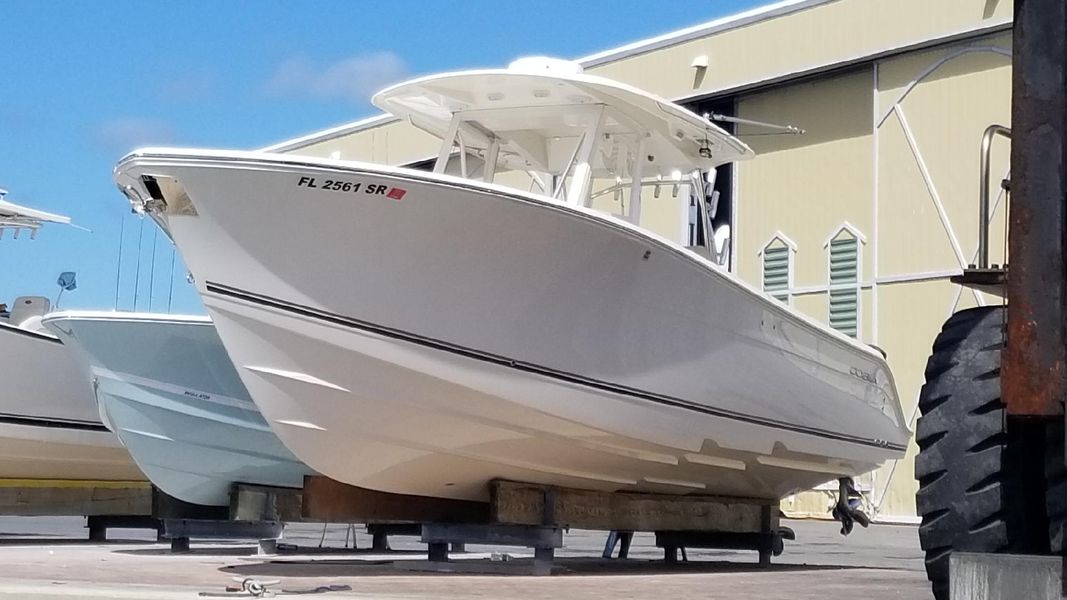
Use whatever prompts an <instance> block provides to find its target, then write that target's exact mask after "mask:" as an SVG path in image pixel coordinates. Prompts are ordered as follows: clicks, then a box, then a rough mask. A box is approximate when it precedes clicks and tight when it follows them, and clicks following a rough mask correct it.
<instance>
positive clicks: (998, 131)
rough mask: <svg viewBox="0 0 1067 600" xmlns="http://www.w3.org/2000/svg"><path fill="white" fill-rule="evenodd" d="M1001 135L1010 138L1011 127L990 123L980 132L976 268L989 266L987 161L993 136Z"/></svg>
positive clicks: (991, 147) (991, 149)
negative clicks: (980, 151)
mask: <svg viewBox="0 0 1067 600" xmlns="http://www.w3.org/2000/svg"><path fill="white" fill-rule="evenodd" d="M998 135H999V136H1003V137H1005V138H1007V139H1009V140H1010V139H1011V129H1008V128H1007V127H1005V126H1003V125H990V126H989V127H986V130H985V133H984V134H982V163H981V167H980V171H981V172H980V175H979V176H980V177H981V178H982V181H981V183H980V184H979V186H978V204H979V209H978V210H979V214H978V268H979V269H988V268H989V161H990V154H991V153H992V151H993V138H995V137H996V136H998Z"/></svg>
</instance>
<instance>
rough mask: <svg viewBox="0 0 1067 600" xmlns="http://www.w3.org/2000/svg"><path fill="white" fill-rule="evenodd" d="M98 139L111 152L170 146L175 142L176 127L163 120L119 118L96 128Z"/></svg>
mask: <svg viewBox="0 0 1067 600" xmlns="http://www.w3.org/2000/svg"><path fill="white" fill-rule="evenodd" d="M95 133H96V139H97V141H98V142H100V143H101V144H103V145H104V146H105V147H107V148H108V149H109V150H112V151H116V152H129V151H130V150H133V149H134V148H136V147H138V146H148V145H161V144H169V143H171V142H173V141H174V139H175V137H176V134H175V131H174V127H172V126H171V125H170V123H167V122H166V121H163V120H161V119H153V118H148V117H118V118H115V119H110V120H108V121H104V122H103V123H101V124H100V125H99V126H97V128H96V132H95Z"/></svg>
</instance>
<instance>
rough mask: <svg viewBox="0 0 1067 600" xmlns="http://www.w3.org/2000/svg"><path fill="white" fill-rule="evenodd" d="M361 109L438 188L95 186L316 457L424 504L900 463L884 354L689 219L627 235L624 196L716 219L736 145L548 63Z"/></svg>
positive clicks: (291, 167)
mask: <svg viewBox="0 0 1067 600" xmlns="http://www.w3.org/2000/svg"><path fill="white" fill-rule="evenodd" d="M374 102H375V104H376V105H378V106H379V107H381V108H383V109H385V110H387V111H389V112H391V113H393V114H395V115H397V116H399V117H401V118H403V119H405V120H407V121H409V122H410V123H412V124H414V125H416V126H418V127H421V128H423V129H425V130H426V131H428V132H431V133H433V134H436V135H438V136H440V137H441V139H442V140H443V142H442V146H441V151H440V154H439V156H438V159H437V162H436V164H435V167H434V172H432V173H428V172H422V171H416V170H411V169H404V168H394V167H389V166H383V165H377V164H365V163H356V162H347V161H340V160H328V159H316V158H309V157H301V156H292V155H276V154H269V153H263V152H232V151H215V150H176V149H143V150H139V151H136V152H134V153H132V154H130V155H128V156H127V157H125V158H123V159H122V160H121V161H120V162H119V164H118V165H117V166H116V170H115V181H116V182H117V184H118V186H119V188H120V189H121V190H122V191H123V192H124V193H125V194H126V195H127V197H128V198H129V199H130V200H131V202H133V205H134V207H135V209H137V210H142V211H145V212H147V213H148V214H150V215H151V216H152V217H153V218H155V219H156V220H157V221H158V222H159V223H160V224H161V226H163V227H164V228H165V229H166V230H167V231H168V232H169V233H170V235H171V236H172V238H173V239H174V240H175V242H176V243H177V245H178V247H179V249H180V250H181V252H182V254H183V256H184V258H185V261H186V264H187V265H188V266H189V267H190V268H191V271H192V273H193V274H194V275H195V277H196V281H197V283H196V284H197V287H198V290H199V291H200V293H201V295H202V297H203V300H204V303H205V305H206V307H207V309H208V311H209V313H210V314H211V315H212V317H213V320H214V322H215V324H216V326H217V327H218V331H219V334H220V336H221V338H222V340H223V343H224V344H225V345H226V348H227V350H228V352H229V354H230V356H231V358H233V360H234V362H235V363H236V364H237V365H238V370H239V372H240V374H241V378H242V379H243V380H244V382H245V384H246V386H247V387H248V389H249V391H250V392H251V394H252V398H253V399H254V400H255V402H256V403H257V404H258V405H259V407H260V409H261V410H262V412H263V414H264V416H265V417H266V418H267V420H268V422H269V423H270V424H271V426H272V427H274V429H275V431H276V432H277V433H278V436H279V437H280V438H281V439H282V441H283V442H284V443H285V444H286V445H287V446H288V447H289V448H290V449H291V450H292V451H293V452H294V454H296V455H297V456H298V457H300V458H301V459H302V460H304V461H305V462H306V463H307V464H308V465H310V466H311V467H313V468H314V469H316V470H317V471H319V472H321V473H323V474H325V475H327V476H329V477H332V478H334V479H338V480H341V481H344V482H347V483H350V484H354V485H359V486H364V487H368V488H373V489H379V490H384V491H389V492H400V493H407V494H419V495H426V496H437V497H452V498H467V499H484V498H486V497H487V493H488V492H487V485H486V484H487V482H488V481H489V480H491V479H493V478H507V479H513V480H518V481H526V482H537V483H545V484H558V485H563V486H569V487H576V488H586V489H598V490H609V491H614V490H628V491H649V492H666V493H678V494H685V493H703V494H706V493H714V494H727V495H736V496H748V497H760V498H778V497H782V496H784V495H787V494H789V493H791V492H793V491H796V490H799V489H804V488H809V487H812V486H815V485H817V484H819V483H821V482H823V481H826V480H828V479H832V478H835V477H841V476H852V475H856V474H860V473H863V472H866V471H869V470H871V469H874V468H876V467H877V466H878V465H880V464H882V463H883V462H884V461H886V460H889V459H894V458H900V457H901V456H902V455H903V453H904V447H905V444H906V442H907V440H908V437H909V432H908V430H907V428H906V425H905V420H904V418H903V417H902V415H901V411H900V406H899V402H898V398H897V392H896V387H895V384H894V382H893V377H892V374H891V373H890V371H889V368H888V366H887V365H886V362H885V360H884V359H883V357H882V356H881V355H880V354H879V353H878V352H876V351H874V350H872V349H871V348H869V347H867V346H865V345H863V344H860V343H858V342H856V341H855V340H853V339H851V338H848V337H847V336H844V335H841V334H840V333H838V332H835V331H833V330H831V329H829V328H827V327H826V326H824V325H822V324H820V323H817V322H815V321H814V320H812V319H810V318H807V317H805V316H803V315H801V314H800V313H798V312H796V311H795V310H792V309H791V308H789V307H788V306H785V305H783V304H781V303H779V302H777V301H775V300H773V299H772V298H770V297H768V296H766V295H764V294H763V293H762V292H760V291H758V290H756V289H754V288H752V287H751V286H749V285H747V284H745V283H744V282H742V281H740V280H739V279H738V278H737V277H736V276H734V275H732V274H730V273H729V272H727V271H726V270H724V269H723V268H721V267H719V266H718V265H717V264H715V262H714V261H712V260H710V259H709V258H708V256H710V255H712V254H713V253H712V252H709V251H708V250H706V249H705V248H699V247H698V248H689V247H687V240H685V239H684V238H683V236H682V235H681V233H680V232H681V230H682V229H683V226H682V225H680V226H679V227H678V229H679V235H678V236H676V237H677V238H678V239H668V237H664V236H660V235H657V234H654V233H652V232H651V231H650V230H648V229H646V228H644V227H642V223H643V221H642V219H641V216H640V215H641V204H642V203H644V204H646V205H648V204H649V203H652V202H660V203H666V204H664V208H669V207H672V206H676V207H677V211H676V212H677V214H679V215H682V216H681V217H680V218H682V219H684V218H685V217H684V215H686V214H687V213H688V210H687V208H688V205H689V204H690V199H689V197H690V195H691V194H692V196H693V202H695V204H696V205H697V207H698V208H699V209H700V211H702V216H701V217H700V219H701V221H702V222H703V224H704V227H703V228H704V230H708V227H707V222H708V219H707V218H706V217H707V216H708V214H709V213H710V209H709V208H708V206H707V205H706V203H705V200H706V198H705V196H704V193H703V190H704V189H705V186H706V180H707V179H709V178H710V177H712V176H713V175H712V174H713V173H714V168H715V167H716V166H718V165H720V164H724V163H727V162H731V161H735V160H739V159H744V158H746V157H748V156H749V155H750V154H751V151H750V150H749V149H748V147H747V146H745V145H744V144H743V143H742V142H741V141H739V140H737V139H736V138H734V137H731V136H730V135H728V134H727V133H725V132H724V131H723V130H722V129H720V128H718V127H716V126H715V125H713V124H712V123H710V122H709V121H707V120H706V119H705V118H702V117H700V116H698V115H696V114H694V113H692V112H690V111H688V110H686V109H683V108H681V107H679V106H677V105H675V104H673V103H671V102H669V101H667V100H664V99H662V98H658V97H656V96H653V95H651V94H648V93H646V92H643V91H641V90H638V89H635V88H632V87H629V86H626V85H623V84H619V83H616V82H614V81H611V80H607V79H604V78H600V77H594V76H590V75H586V74H583V73H581V72H580V69H578V68H574V67H571V66H570V65H569V64H560V63H559V62H558V61H550V60H529V59H527V60H523V61H518V62H517V63H515V64H513V65H512V67H510V68H509V69H506V70H504V69H500V70H482V71H469V72H460V73H450V74H445V75H438V76H432V77H426V78H422V79H417V80H414V81H412V82H409V83H405V84H401V85H398V86H395V87H391V88H388V89H386V90H385V91H383V92H381V93H379V94H378V95H376V96H375V98H374ZM453 171H458V173H459V175H458V176H451V175H448V174H447V173H448V172H453ZM498 174H499V177H498ZM526 174H528V175H526ZM519 175H522V176H521V177H519ZM505 178H506V179H507V180H508V181H509V182H512V185H503V184H502V183H494V180H497V179H499V180H503V179H505ZM520 180H521V181H522V182H523V183H522V185H523V186H524V187H523V189H519V188H518V187H516V184H514V182H515V181H520ZM531 181H532V182H533V184H532V185H531V184H530V182H531ZM690 181H691V182H692V184H693V185H692V186H689V185H687V184H688V183H689V182H690ZM527 186H529V189H534V190H535V191H525V189H527ZM676 186H677V187H676ZM538 188H539V189H538ZM661 192H662V193H661ZM676 192H677V193H676ZM616 198H618V199H620V200H622V201H623V203H624V204H625V206H624V207H622V208H621V209H620V206H619V204H618V203H614V204H612V201H613V200H615V199H616ZM605 204H606V205H608V207H610V208H609V210H603V209H604V208H605ZM661 212H662V211H661ZM609 213H620V214H621V216H619V215H616V214H609ZM683 225H684V224H683Z"/></svg>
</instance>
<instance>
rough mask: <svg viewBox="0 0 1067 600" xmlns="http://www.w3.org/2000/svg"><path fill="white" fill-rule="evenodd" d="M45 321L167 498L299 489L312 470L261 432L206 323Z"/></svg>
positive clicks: (128, 317) (102, 317) (219, 500)
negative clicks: (249, 487) (79, 360)
mask: <svg viewBox="0 0 1067 600" xmlns="http://www.w3.org/2000/svg"><path fill="white" fill-rule="evenodd" d="M45 323H46V325H47V326H48V327H49V328H50V329H52V330H53V331H55V332H56V333H57V334H58V335H59V336H60V337H61V338H63V339H64V341H65V342H66V343H67V344H69V345H70V346H72V347H73V348H75V349H76V350H77V351H79V352H81V353H82V354H83V356H84V357H85V359H86V360H87V362H88V363H89V368H90V372H91V374H92V377H93V380H94V383H95V386H96V395H97V400H98V401H99V404H100V410H101V413H102V414H103V415H104V416H105V417H106V418H107V420H108V422H109V423H110V424H111V427H112V428H113V429H114V431H115V432H116V433H117V434H118V436H119V439H121V440H122V443H123V444H124V445H125V446H126V448H128V449H129V451H130V454H131V455H132V456H133V458H134V460H135V461H136V462H137V464H138V465H139V466H140V467H141V469H142V470H143V471H144V472H145V474H146V475H148V478H149V479H150V480H151V481H152V483H154V484H155V485H156V486H157V487H159V488H160V489H161V490H163V491H164V492H166V493H167V494H169V495H171V496H173V497H175V498H178V499H180V500H183V501H185V502H192V503H194V504H203V505H227V504H229V494H230V490H231V488H232V485H233V483H234V482H243V483H254V484H261V485H271V486H287V487H300V486H301V485H302V484H303V477H304V475H305V474H309V473H311V470H310V469H308V468H307V467H306V466H305V465H304V464H303V463H301V462H300V461H298V460H297V459H296V458H295V457H294V456H293V455H292V454H291V453H290V452H289V451H288V450H286V448H285V447H284V446H283V445H282V443H281V442H280V441H279V440H278V438H277V436H275V435H274V433H273V432H271V430H270V428H269V427H267V424H266V423H265V422H264V420H263V417H262V416H261V415H260V413H259V411H258V409H256V406H255V404H253V403H252V401H251V400H250V399H249V398H248V393H247V391H246V390H245V389H244V387H243V386H242V384H241V382H240V379H239V378H238V376H237V373H236V372H235V371H234V368H233V365H232V363H231V362H230V361H229V358H228V357H227V356H226V353H225V350H224V349H223V347H222V343H221V341H219V339H218V335H217V334H216V333H215V329H214V327H213V326H212V324H211V322H210V321H209V320H208V319H207V318H197V317H191V318H190V317H175V316H168V315H142V314H122V313H111V314H107V313H76V312H67V313H56V314H53V315H49V316H47V317H46V319H45Z"/></svg>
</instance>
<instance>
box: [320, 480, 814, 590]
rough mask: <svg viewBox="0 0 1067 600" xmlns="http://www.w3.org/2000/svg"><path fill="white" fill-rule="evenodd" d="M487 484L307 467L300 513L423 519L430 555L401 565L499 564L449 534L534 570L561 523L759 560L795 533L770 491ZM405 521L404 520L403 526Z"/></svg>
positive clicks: (609, 549) (669, 551)
mask: <svg viewBox="0 0 1067 600" xmlns="http://www.w3.org/2000/svg"><path fill="white" fill-rule="evenodd" d="M489 492H490V494H489V502H471V501H464V500H451V499H442V498H426V497H421V496H408V495H400V494H388V493H384V492H376V491H373V490H366V489H362V488H357V487H354V486H350V485H346V484H343V483H340V482H337V481H333V480H331V479H328V478H326V477H322V476H310V477H307V478H305V481H304V489H303V497H302V511H301V513H302V517H303V519H304V520H311V521H332V522H342V523H352V522H364V523H367V522H370V523H374V522H376V521H377V522H386V523H397V522H408V523H409V524H411V523H419V524H421V529H420V531H421V535H422V541H423V542H425V543H426V544H427V545H428V551H427V558H428V560H426V561H410V562H409V561H404V562H403V564H401V563H399V562H398V563H397V564H396V568H398V569H405V570H426V569H429V570H437V571H465V572H474V571H487V570H488V571H494V572H495V571H499V570H500V569H499V568H487V567H486V565H485V564H484V563H473V562H472V563H471V564H462V563H464V561H458V562H457V561H450V560H449V544H452V551H456V550H455V548H456V545H457V544H490V545H504V546H521V547H527V548H533V549H534V571H533V572H534V573H535V574H546V573H551V572H553V566H552V565H553V560H554V558H555V549H556V548H560V547H562V544H563V531H564V530H565V529H568V528H581V529H593V530H603V531H611V532H612V533H611V535H609V538H608V543H607V544H606V545H605V548H604V557H605V558H609V557H610V556H611V555H612V554H613V553H614V548H615V546H616V545H620V544H621V548H620V553H619V554H620V558H626V556H627V555H628V552H629V546H630V542H631V540H632V539H633V533H634V532H635V531H649V532H654V533H655V534H656V539H657V545H659V546H660V547H662V548H663V549H664V559H665V561H666V562H667V563H674V562H677V557H678V554H679V552H680V553H681V554H682V555H683V557H684V555H685V548H686V547H691V548H729V549H746V550H754V551H756V552H758V553H759V560H760V564H763V565H766V564H769V563H770V559H771V557H772V556H776V555H778V554H780V553H781V552H782V550H783V548H784V540H786V539H793V537H794V536H793V535H792V532H791V531H789V530H788V528H783V527H781V526H780V524H779V512H778V503H777V501H775V500H770V499H757V498H732V497H722V496H675V495H665V494H646V493H630V492H614V493H611V492H595V491H587V490H576V489H569V488H561V487H555V486H545V485H539V484H529V483H521V482H514V481H505V480H495V481H492V482H490V484H489ZM368 530H370V527H368ZM398 531H401V530H398ZM411 531H413V526H412V525H408V526H407V527H406V528H405V529H403V530H402V532H403V533H402V534H405V535H410V533H411ZM506 568H507V569H508V571H509V572H515V571H516V570H521V569H518V568H517V566H511V565H509V566H508V567H506Z"/></svg>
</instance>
